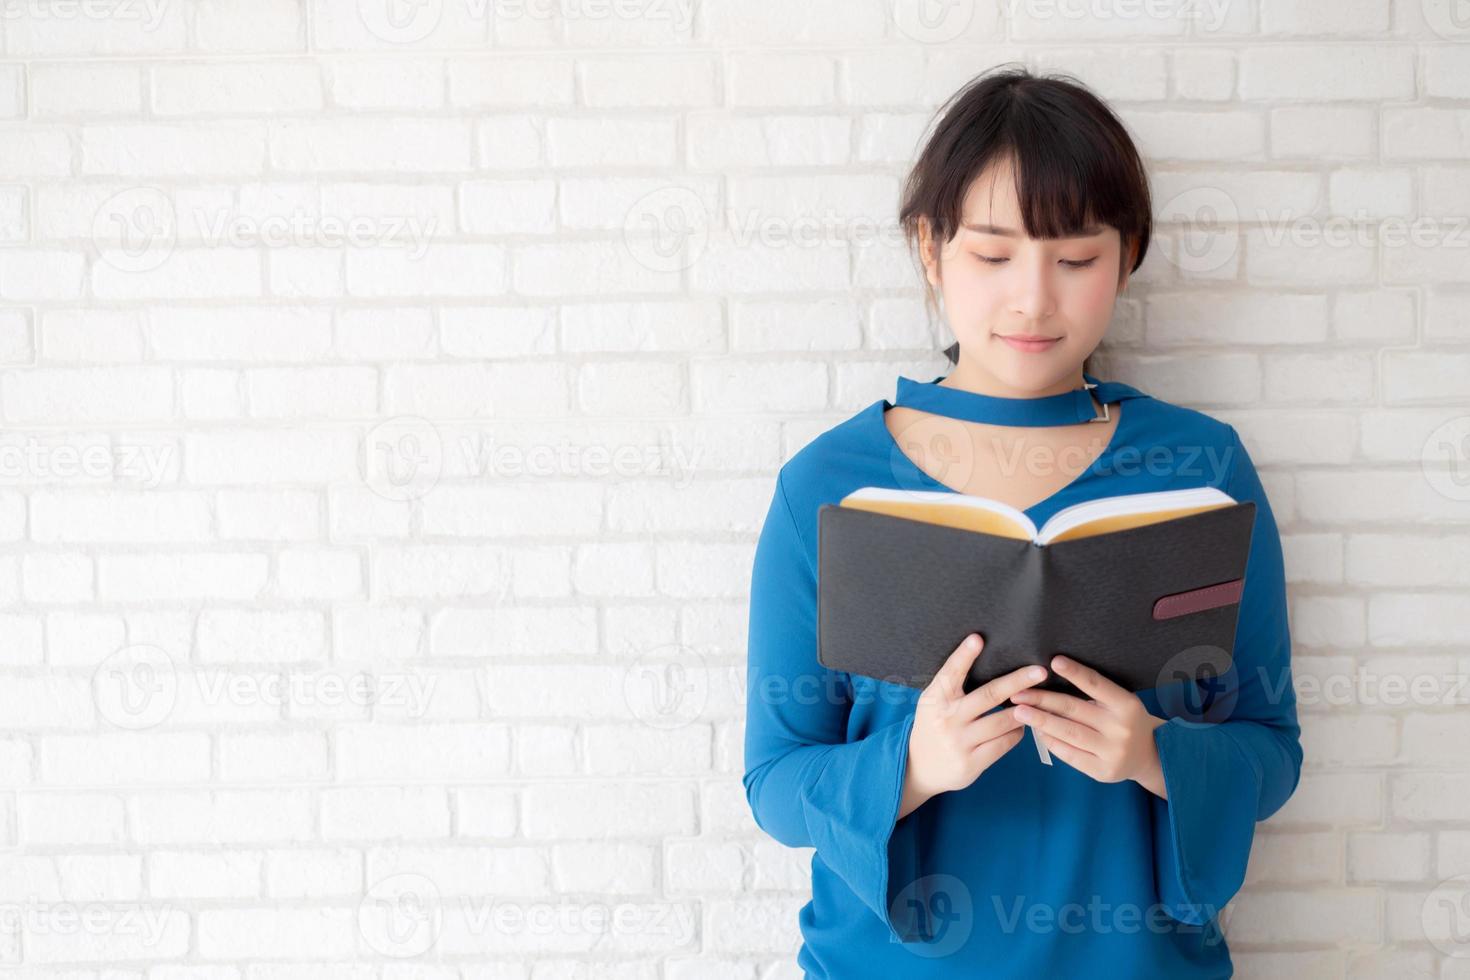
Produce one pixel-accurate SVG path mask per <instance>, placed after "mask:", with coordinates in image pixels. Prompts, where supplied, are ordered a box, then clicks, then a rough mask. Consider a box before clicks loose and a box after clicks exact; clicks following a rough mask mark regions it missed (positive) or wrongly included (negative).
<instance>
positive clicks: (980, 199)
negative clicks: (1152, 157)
mask: <svg viewBox="0 0 1470 980" xmlns="http://www.w3.org/2000/svg"><path fill="white" fill-rule="evenodd" d="M960 226H961V227H960V229H959V231H960V232H961V233H962V232H963V231H964V230H966V229H967V228H968V229H969V230H971V231H985V232H989V233H992V234H1006V235H1008V236H1010V237H1017V238H1027V237H1029V236H1028V235H1027V234H1026V229H1025V222H1023V221H1022V220H1021V202H1020V198H1019V197H1017V195H1016V176H1015V169H1014V165H1013V163H1012V161H1011V160H1010V159H1009V158H1002V159H1000V160H998V161H996V162H995V163H992V164H991V165H990V166H989V167H987V168H986V169H985V170H984V171H982V172H981V173H980V174H979V175H978V176H976V177H975V179H974V180H972V181H970V186H969V188H967V189H966V191H965V198H964V201H963V202H962V205H961V212H960ZM996 229H1003V230H999V231H998V230H996ZM1109 231H1115V229H1113V228H1111V227H1110V226H1107V225H1103V224H1094V225H1092V226H1091V227H1087V228H1080V229H1078V230H1077V231H1076V232H1075V233H1074V234H1070V235H1067V236H1065V237H1066V238H1090V237H1093V236H1095V235H1102V234H1105V233H1107V232H1109ZM1012 232H1014V234H1013V235H1012Z"/></svg>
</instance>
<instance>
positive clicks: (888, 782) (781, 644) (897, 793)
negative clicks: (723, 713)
mask: <svg viewBox="0 0 1470 980" xmlns="http://www.w3.org/2000/svg"><path fill="white" fill-rule="evenodd" d="M850 705H851V698H850V689H849V687H848V678H847V676H846V675H845V674H842V673H839V672H834V671H831V670H828V669H827V668H825V667H823V666H822V665H821V664H820V663H819V662H818V661H817V581H816V569H815V566H814V562H813V558H812V556H811V555H810V554H809V553H808V552H807V550H806V548H805V547H804V545H803V542H802V539H801V535H800V531H799V529H798V527H797V524H796V522H795V519H794V517H793V514H792V511H791V506H790V504H789V502H788V500H787V497H786V489H785V486H784V484H783V481H782V479H781V478H780V477H778V478H777V481H776V490H775V494H774V496H773V498H772V501H771V505H770V509H769V511H768V512H767V514H766V519H765V525H764V526H763V527H762V529H761V534H760V539H759V542H758V543H757V545H756V552H755V561H754V565H753V568H752V573H751V586H750V630H749V664H748V670H747V688H746V719H745V777H744V783H745V794H746V798H747V799H748V800H749V802H750V807H751V812H752V813H753V814H754V817H755V822H756V824H757V825H758V826H759V827H760V828H761V829H762V830H764V831H765V832H766V833H768V834H770V835H771V836H772V837H774V838H775V839H776V840H778V841H780V842H781V843H783V844H786V845H787V846H789V847H815V848H816V851H817V855H818V856H819V857H820V858H821V860H822V861H823V862H825V863H826V864H827V866H828V867H830V868H831V869H832V870H833V871H834V872H835V873H836V874H837V875H838V876H839V877H841V878H842V880H843V881H844V882H846V883H847V885H848V887H849V888H851V889H852V891H853V893H854V894H856V895H857V896H858V897H859V898H860V899H861V900H862V901H863V903H864V904H865V905H867V907H868V908H870V909H872V911H873V913H874V914H875V915H877V916H878V917H879V919H881V920H882V921H883V922H884V924H885V925H887V926H888V928H889V930H890V932H891V933H892V935H893V936H894V937H896V938H898V939H900V940H903V941H908V940H912V939H916V938H921V937H920V936H919V934H918V932H917V931H916V930H917V928H918V924H917V923H916V921H915V917H914V915H913V914H912V911H911V910H910V909H907V908H897V909H894V908H892V905H893V895H894V891H895V890H896V889H902V888H903V887H904V886H905V885H906V884H908V883H911V882H913V881H914V880H916V877H917V868H918V863H919V834H918V832H917V829H916V827H915V823H916V821H915V814H910V815H908V816H906V817H904V818H903V819H902V820H898V821H897V822H895V816H896V815H897V813H898V807H899V803H900V800H901V796H902V792H903V781H904V773H905V769H906V768H907V764H908V742H909V730H910V728H911V727H912V726H913V712H911V711H910V712H908V714H907V715H906V716H905V717H904V718H903V719H902V720H900V721H895V722H891V723H889V724H887V725H885V726H884V727H881V728H878V729H876V730H875V731H872V732H870V733H869V734H867V735H866V736H865V737H863V738H859V739H856V740H853V741H848V740H847V723H848V714H849V709H850ZM900 904H903V903H900Z"/></svg>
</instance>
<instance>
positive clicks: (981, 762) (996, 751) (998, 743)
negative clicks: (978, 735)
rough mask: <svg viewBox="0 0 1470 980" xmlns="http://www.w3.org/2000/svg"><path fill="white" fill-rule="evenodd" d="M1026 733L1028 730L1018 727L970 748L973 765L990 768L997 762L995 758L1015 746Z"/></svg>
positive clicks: (979, 767)
mask: <svg viewBox="0 0 1470 980" xmlns="http://www.w3.org/2000/svg"><path fill="white" fill-rule="evenodd" d="M1025 734H1026V732H1025V731H1024V730H1023V729H1017V730H1016V731H1013V732H1006V733H1005V734H1004V735H1001V736H1000V737H999V738H992V739H987V740H986V741H984V742H981V743H980V744H979V745H977V746H975V747H974V748H973V749H971V750H970V763H971V765H974V766H975V767H976V768H978V769H987V768H989V767H990V766H991V765H992V764H994V763H995V760H997V759H999V758H1000V757H1001V756H1003V755H1005V754H1006V753H1007V752H1009V751H1010V750H1011V749H1013V748H1015V747H1016V745H1017V744H1018V743H1019V742H1020V741H1021V739H1022V737H1023V736H1025Z"/></svg>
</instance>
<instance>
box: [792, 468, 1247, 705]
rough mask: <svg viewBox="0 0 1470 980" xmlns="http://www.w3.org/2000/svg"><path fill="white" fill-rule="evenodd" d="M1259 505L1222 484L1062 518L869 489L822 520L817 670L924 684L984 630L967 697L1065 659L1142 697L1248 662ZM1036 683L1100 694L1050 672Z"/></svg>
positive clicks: (963, 499)
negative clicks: (1249, 587) (1238, 634)
mask: <svg viewBox="0 0 1470 980" xmlns="http://www.w3.org/2000/svg"><path fill="white" fill-rule="evenodd" d="M1255 513H1256V505H1255V503H1254V502H1253V501H1236V500H1234V499H1233V498H1232V497H1230V495H1228V494H1226V493H1224V492H1223V491H1221V490H1218V489H1216V488H1214V487H1197V488H1189V489H1182V490H1167V491H1159V492H1152V493H1139V494H1125V495H1121V496H1114V497H1105V498H1100V499H1097V500H1089V501H1086V502H1084V503H1079V504H1076V505H1074V506H1071V507H1067V508H1065V509H1063V510H1060V511H1058V512H1057V513H1056V514H1054V515H1053V516H1052V517H1051V518H1050V519H1049V520H1047V521H1046V522H1045V523H1044V524H1043V526H1042V527H1040V528H1037V527H1036V526H1035V525H1034V524H1033V522H1032V521H1031V520H1030V519H1029V518H1028V517H1027V516H1026V515H1025V514H1024V513H1022V512H1021V511H1020V510H1018V509H1016V508H1014V507H1010V506H1008V505H1006V504H1003V503H1000V502H998V501H995V500H987V499H985V498H981V497H975V496H969V495H965V494H960V493H953V492H947V491H911V490H894V489H889V488H883V487H864V488H862V489H859V490H855V491H853V492H852V493H850V494H848V495H847V496H845V497H843V498H842V499H841V501H840V502H839V503H828V504H823V505H822V506H821V507H819V508H818V521H817V541H818V544H817V553H818V562H817V565H818V567H817V594H818V601H817V659H818V661H819V662H820V663H821V664H822V665H823V666H825V667H828V668H830V669H833V670H839V671H845V672H847V673H851V674H860V675H863V676H866V677H872V678H876V679H878V680H882V681H887V682H889V683H894V684H903V685H906V686H909V687H915V688H923V687H925V686H926V685H927V684H928V683H929V681H930V680H932V679H933V677H934V674H935V673H936V672H937V671H938V670H939V668H940V666H942V665H943V663H944V661H945V659H946V658H948V656H949V654H950V653H952V652H953V651H954V648H955V647H957V646H958V645H959V643H960V641H961V640H962V639H964V637H965V636H966V635H967V634H969V633H979V634H980V635H981V636H983V637H984V638H985V647H984V649H983V650H982V652H981V654H980V656H979V657H978V658H977V659H976V661H975V664H974V666H973V667H972V668H971V669H970V673H969V675H968V676H967V677H966V678H965V684H964V689H965V690H967V691H969V690H973V689H974V688H975V687H978V686H979V685H981V684H984V683H985V682H986V681H989V680H990V679H992V678H994V677H998V676H1000V675H1001V674H1005V673H1009V672H1010V671H1012V670H1015V669H1017V668H1019V667H1024V666H1028V665H1030V664H1039V665H1041V666H1043V667H1048V668H1049V666H1050V663H1051V658H1052V656H1054V655H1055V654H1058V653H1065V654H1067V655H1068V656H1069V657H1072V658H1073V659H1075V660H1077V661H1079V662H1081V663H1084V664H1087V665H1088V666H1090V667H1092V668H1094V669H1096V670H1097V671H1098V672H1099V673H1101V674H1103V675H1104V676H1105V677H1107V678H1109V679H1110V680H1112V681H1113V682H1114V683H1116V684H1119V685H1120V686H1122V687H1124V688H1125V689H1127V690H1130V691H1140V690H1144V689H1148V688H1155V687H1160V686H1163V685H1165V684H1171V683H1175V682H1177V681H1181V680H1196V681H1201V682H1206V681H1208V680H1210V679H1211V678H1213V677H1218V676H1220V675H1222V674H1224V673H1225V672H1226V671H1228V670H1229V669H1230V667H1231V665H1232V662H1233V651H1234V644H1235V626H1236V616H1237V614H1238V612H1239V603H1240V599H1241V596H1242V595H1243V591H1244V587H1245V568H1246V561H1247V558H1248V557H1249V554H1250V543H1251V537H1252V531H1253V528H1254V524H1255ZM1036 687H1038V688H1041V689H1046V690H1055V691H1064V692H1066V693H1068V694H1074V695H1078V696H1085V695H1083V693H1082V692H1081V691H1079V690H1078V689H1077V688H1076V687H1075V686H1073V685H1072V684H1071V682H1070V681H1067V680H1065V679H1064V678H1062V677H1060V676H1059V675H1057V674H1054V673H1049V674H1048V676H1047V678H1046V680H1044V681H1042V682H1040V683H1039V684H1037V685H1036Z"/></svg>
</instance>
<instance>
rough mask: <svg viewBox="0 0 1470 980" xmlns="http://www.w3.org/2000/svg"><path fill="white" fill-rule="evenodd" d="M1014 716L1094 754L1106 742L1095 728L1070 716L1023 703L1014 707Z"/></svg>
mask: <svg viewBox="0 0 1470 980" xmlns="http://www.w3.org/2000/svg"><path fill="white" fill-rule="evenodd" d="M1015 712H1016V718H1017V719H1019V720H1020V721H1021V722H1022V723H1024V724H1027V725H1030V726H1031V727H1032V728H1039V729H1041V730H1042V731H1043V732H1046V734H1048V735H1055V736H1056V737H1057V738H1059V739H1061V740H1062V741H1064V742H1068V743H1070V744H1072V745H1075V746H1077V747H1078V748H1079V749H1084V750H1086V751H1088V752H1091V753H1093V754H1096V753H1097V752H1099V751H1101V750H1102V748H1103V746H1105V745H1106V744H1107V740H1106V739H1104V738H1103V736H1102V733H1101V732H1099V731H1098V730H1097V729H1095V728H1090V727H1088V726H1087V725H1083V724H1079V723H1078V722H1075V721H1072V720H1071V719H1070V718H1063V717H1062V716H1061V715H1054V714H1051V713H1050V712H1047V711H1042V710H1041V709H1040V708H1037V707H1034V706H1032V705H1029V704H1023V705H1021V706H1020V707H1018V708H1016V709H1015Z"/></svg>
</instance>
